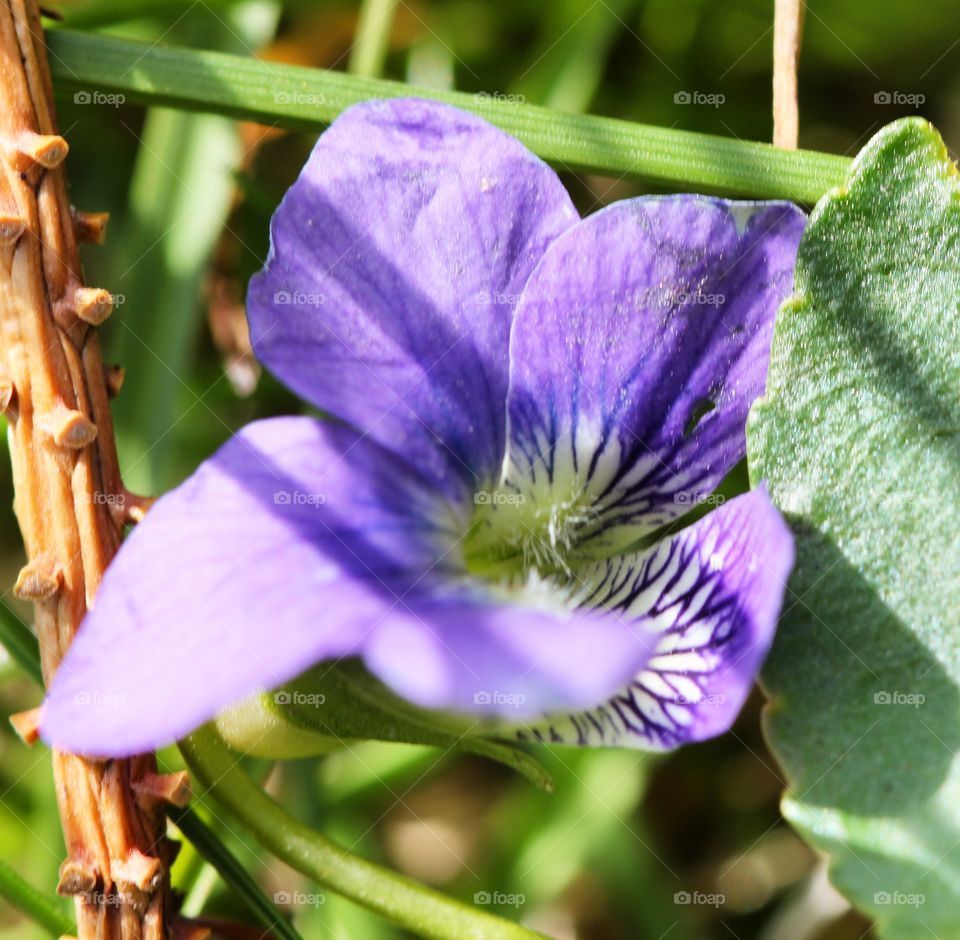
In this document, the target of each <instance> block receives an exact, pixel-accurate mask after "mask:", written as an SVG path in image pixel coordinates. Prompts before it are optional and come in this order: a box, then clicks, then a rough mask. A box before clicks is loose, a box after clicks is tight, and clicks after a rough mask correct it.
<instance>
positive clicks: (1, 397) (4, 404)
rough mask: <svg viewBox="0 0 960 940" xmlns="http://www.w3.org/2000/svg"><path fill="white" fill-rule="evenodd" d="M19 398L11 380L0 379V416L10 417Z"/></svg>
mask: <svg viewBox="0 0 960 940" xmlns="http://www.w3.org/2000/svg"><path fill="white" fill-rule="evenodd" d="M16 398H17V389H16V386H15V385H14V384H13V382H11V381H10V379H3V378H0V414H5V415H9V414H10V413H11V412H12V410H13V407H14V402H15V401H16Z"/></svg>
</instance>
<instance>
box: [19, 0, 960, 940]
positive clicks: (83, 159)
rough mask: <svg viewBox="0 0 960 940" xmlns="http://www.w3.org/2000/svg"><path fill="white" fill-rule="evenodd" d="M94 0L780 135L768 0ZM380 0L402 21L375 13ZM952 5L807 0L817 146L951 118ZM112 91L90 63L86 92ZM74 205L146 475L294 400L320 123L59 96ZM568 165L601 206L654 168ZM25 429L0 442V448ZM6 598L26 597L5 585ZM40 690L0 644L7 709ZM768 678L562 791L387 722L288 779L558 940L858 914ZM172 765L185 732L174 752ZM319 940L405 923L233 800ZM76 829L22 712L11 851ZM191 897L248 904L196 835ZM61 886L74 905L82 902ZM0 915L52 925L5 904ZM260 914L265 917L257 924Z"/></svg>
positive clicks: (135, 470)
mask: <svg viewBox="0 0 960 940" xmlns="http://www.w3.org/2000/svg"><path fill="white" fill-rule="evenodd" d="M366 6H367V12H368V15H369V16H370V17H371V19H368V20H367V22H368V23H370V22H372V23H373V24H374V27H376V26H377V24H389V29H386V28H384V29H379V30H378V29H376V28H374V29H373V30H372V31H371V32H370V33H369V34H368V39H370V42H369V43H368V44H366V45H361V47H360V48H359V49H355V48H354V43H355V37H356V35H357V27H358V19H359V16H360V6H359V5H358V4H357V3H348V2H322V0H315V2H307V0H292V2H289V3H286V4H280V3H277V2H273V0H243V2H232V0H210V2H207V3H203V2H189V0H183V2H181V0H72V2H69V3H68V2H66V0H64V2H63V3H62V4H60V6H59V9H60V10H61V11H62V13H63V17H64V22H63V25H65V26H68V27H70V28H75V29H88V30H100V31H106V32H110V33H112V34H115V35H121V36H126V37H130V38H135V39H141V40H145V41H149V42H161V43H169V44H180V45H189V46H194V47H198V48H211V49H221V50H224V51H230V52H235V53H239V54H249V55H259V56H263V57H266V58H270V59H273V60H277V61H286V62H294V63H298V64H305V65H316V66H322V67H326V68H336V69H346V68H348V67H349V68H353V69H354V70H359V71H364V72H368V73H375V72H382V74H384V75H386V76H388V77H392V78H397V79H402V80H406V81H409V82H413V83H416V84H420V85H426V86H434V87H455V88H458V89H461V90H466V91H474V92H485V93H488V94H496V95H511V96H515V97H516V98H517V99H518V100H525V101H527V102H530V103H537V104H545V105H549V106H551V107H554V108H558V109H563V110H573V111H592V112H595V113H598V114H605V115H614V116H618V117H622V118H626V119H629V120H636V121H643V122H647V123H652V124H658V125H664V126H670V127H682V128H689V129H695V130H700V131H708V132H712V133H716V134H721V135H728V136H737V137H742V138H744V139H755V140H764V139H769V137H770V134H771V118H770V82H771V66H770V60H771V45H772V38H773V34H772V25H773V2H772V0H727V2H724V3H710V2H707V0H597V2H590V0H553V2H552V3H541V2H535V0H509V2H507V0H449V2H439V0H434V2H430V0H418V2H410V3H406V2H397V3H391V2H389V0H387V2H383V0H374V2H370V3H368V4H367V5H366ZM384 16H386V17H388V19H387V20H384V19H383V17H384ZM958 37H960V6H958V5H956V4H953V3H948V2H928V3H924V4H918V3H916V2H915V0H884V2H883V3H882V4H866V3H863V2H862V0H832V2H830V3H826V2H821V0H813V3H812V4H811V6H810V7H809V9H808V13H807V18H806V29H805V37H804V49H803V56H802V63H801V69H800V113H801V130H800V145H801V146H803V147H809V148H814V149H822V150H828V151H832V152H835V153H845V154H854V153H855V152H856V151H857V150H858V149H859V147H860V146H862V145H863V143H864V142H865V141H866V140H867V139H868V138H869V136H870V135H871V134H872V133H873V132H874V131H876V130H877V129H878V128H879V127H880V126H881V125H882V124H884V123H886V122H888V121H890V120H892V119H893V118H895V117H898V116H900V115H902V114H904V113H913V112H914V111H919V113H921V114H923V115H925V116H926V117H928V118H930V119H931V120H932V121H934V123H936V124H937V125H938V126H939V128H940V130H941V132H942V133H943V135H944V137H945V139H946V140H947V142H948V143H951V142H952V141H955V140H956V139H957V130H958V129H957V126H956V123H957V104H958V101H960V82H958V79H957V75H958V68H960V38H958ZM91 91H95V89H91ZM59 108H60V124H61V129H62V131H63V133H64V134H65V136H66V137H67V138H68V140H69V142H70V146H71V155H70V160H69V164H68V167H69V173H70V179H71V184H72V195H73V201H74V202H75V203H76V204H77V205H78V206H79V207H81V208H85V209H91V210H109V211H110V213H111V225H110V234H109V238H108V242H107V245H106V247H104V248H93V249H86V255H85V261H86V266H87V273H88V279H89V282H90V283H91V284H95V285H97V286H103V287H106V288H107V289H109V290H110V291H112V292H113V293H115V295H116V298H117V309H116V313H115V314H114V316H113V318H112V319H111V320H110V321H109V323H108V324H107V326H106V327H105V328H104V331H103V332H104V338H105V345H106V350H107V353H106V358H107V359H108V360H109V361H116V362H118V363H121V364H122V365H123V366H124V367H125V368H126V376H127V379H126V384H125V386H124V389H123V392H122V394H121V396H120V398H119V399H118V400H117V402H116V415H117V432H118V438H119V445H120V454H121V462H122V465H123V467H124V476H125V478H126V480H127V484H128V486H130V487H131V488H132V489H134V490H138V491H142V492H151V493H158V492H162V491H163V490H165V489H167V488H169V487H171V486H173V485H175V484H176V483H178V482H179V481H180V480H182V479H183V478H184V477H185V476H186V475H187V474H189V473H190V472H191V471H192V470H193V469H194V468H195V467H196V465H197V464H198V462H199V461H200V460H202V459H203V458H204V457H206V456H207V455H209V454H210V453H211V452H212V451H213V450H214V449H215V448H216V447H217V446H218V445H219V444H220V443H222V442H223V441H224V440H225V439H226V438H227V437H228V436H229V435H230V433H231V432H232V431H233V430H235V429H236V428H238V427H239V426H241V425H242V424H244V423H245V422H247V421H250V420H252V419H254V418H259V417H264V416H267V415H272V414H279V413H290V412H294V411H297V410H298V409H299V408H300V407H301V406H300V404H299V403H298V402H297V401H296V400H295V399H294V398H293V397H292V396H291V395H289V394H288V393H286V392H285V391H284V390H283V389H282V388H281V387H280V386H279V385H278V384H277V383H276V382H275V381H274V380H273V379H272V378H271V377H270V376H268V375H262V374H260V373H259V370H258V369H257V366H256V364H255V363H254V362H253V361H252V359H251V358H250V355H249V349H248V344H247V336H246V329H245V323H244V319H243V297H244V292H245V285H246V282H247V279H248V278H249V276H250V275H251V274H252V273H253V272H254V271H255V270H257V269H258V268H259V267H260V266H261V264H262V262H263V260H264V257H265V253H266V248H267V227H268V220H269V217H270V214H271V212H272V211H273V209H274V208H275V206H276V205H277V203H278V201H279V199H280V197H281V195H282V194H283V192H284V190H285V188H286V187H287V186H288V185H289V184H290V182H291V181H292V180H293V178H294V176H295V175H296V173H297V171H298V169H299V167H300V165H301V164H302V162H303V160H304V158H305V156H306V154H307V152H308V150H309V148H310V146H311V143H312V140H311V139H310V138H309V137H307V136H304V135H291V134H288V133H284V132H282V131H280V130H279V129H276V128H269V127H261V126H253V125H237V124H234V123H232V122H230V121H227V120H225V119H223V118H219V117H212V116H203V115H184V114H178V113H174V112H170V111H165V110H151V111H149V112H145V111H144V109H142V108H139V107H134V106H130V105H127V104H126V103H124V102H117V101H109V102H105V101H102V100H100V101H98V100H96V99H94V100H92V101H90V100H86V101H85V100H84V98H83V96H82V95H80V96H76V98H75V96H73V95H71V96H70V97H69V98H67V99H66V100H61V101H60V102H59ZM565 181H566V182H567V183H568V185H569V186H570V189H571V191H572V192H573V193H574V196H575V198H576V200H577V202H578V204H579V205H580V206H581V208H582V209H583V211H584V212H589V211H592V210H594V209H596V208H598V207H599V206H601V205H604V204H606V203H607V202H610V201H612V200H614V199H619V198H623V197H625V196H631V195H635V194H638V193H640V192H642V191H643V190H642V188H641V187H639V186H638V185H637V184H635V183H632V182H626V181H620V180H615V179H603V178H598V177H574V176H573V175H570V174H565ZM0 446H4V447H5V445H0ZM11 496H12V493H11V482H10V472H9V462H8V461H7V460H6V459H3V460H2V461H0V512H2V513H3V516H2V519H3V527H2V540H0V568H2V572H0V574H2V577H0V583H2V584H5V585H12V583H13V581H14V579H15V576H16V572H17V570H18V568H19V566H20V564H21V548H20V545H19V537H18V531H17V527H16V523H15V520H14V518H13V515H12V512H11V510H10V508H9V507H10V503H11ZM3 602H4V604H6V605H7V606H8V607H9V609H11V610H16V611H17V613H19V615H20V616H22V617H24V618H28V617H29V611H27V610H25V609H23V608H22V607H18V606H17V605H16V604H15V602H14V601H13V600H12V597H11V595H10V593H9V591H8V592H7V593H6V594H5V595H4V597H3ZM39 697H40V696H39V693H38V691H37V689H36V688H35V687H33V686H32V685H31V684H30V683H29V680H27V679H25V678H22V677H21V675H19V674H18V673H17V670H16V667H15V666H13V665H12V664H10V663H8V662H6V661H5V660H3V659H2V656H0V704H2V708H3V710H4V714H5V715H8V714H10V713H12V712H15V711H19V710H21V709H23V708H26V707H29V706H31V705H34V704H37V703H38V701H39ZM760 704H761V703H760V698H759V696H755V698H754V700H753V701H752V702H751V703H750V705H749V706H748V708H747V709H746V710H745V712H744V714H743V715H742V716H741V718H740V720H739V722H738V724H737V725H736V727H735V728H734V730H733V731H732V732H731V733H729V734H727V735H726V736H725V737H723V738H721V739H719V740H716V741H713V742H709V743H707V744H703V745H699V746H696V747H691V748H688V749H686V750H683V751H682V752H680V753H677V754H673V755H669V756H666V757H649V756H643V755H638V754H634V753H629V752H592V753H578V752H574V751H570V750H560V751H556V752H554V753H550V754H547V755H545V756H544V760H545V762H546V764H547V766H548V767H549V769H550V770H551V771H552V772H553V774H554V775H555V777H556V780H557V788H556V792H555V793H554V794H553V795H547V794H544V793H541V792H539V791H536V790H534V789H533V788H532V787H531V786H530V785H529V784H528V783H526V782H525V781H524V780H522V779H520V778H519V777H516V776H512V775H511V774H510V772H508V771H507V770H505V769H503V768H501V767H499V766H495V765H492V764H489V763H485V762H483V761H480V760H477V759H474V758H466V757H461V756H457V755H452V754H439V753H437V752H434V751H431V750H428V749H422V748H414V747H405V746H398V745H385V744H375V743H365V744H360V745H356V746H351V747H349V748H345V749H343V750H342V751H340V752H337V753H334V754H332V755H331V756H329V757H327V758H324V759H322V760H314V761H300V762H292V763H289V764H285V765H283V766H281V767H278V768H275V769H274V770H273V771H272V772H271V774H270V776H269V778H268V780H269V784H268V785H269V786H270V788H271V789H272V790H273V791H274V792H275V793H277V794H279V795H281V796H282V797H283V799H284V800H285V801H286V802H287V803H288V805H290V806H291V807H292V808H293V809H294V810H295V811H296V812H297V813H298V814H299V815H300V816H302V817H303V818H304V819H306V820H309V821H311V822H312V823H314V824H315V825H317V826H318V827H319V828H320V829H322V830H323V831H325V832H327V833H329V834H330V835H332V836H334V837H335V838H337V839H339V840H340V841H341V842H343V843H344V844H346V845H348V846H352V847H353V848H354V849H355V850H357V851H359V852H361V853H363V854H365V855H367V856H368V857H371V858H377V859H381V860H383V861H385V862H386V863H388V864H390V865H392V866H394V867H396V868H398V869H400V870H402V871H405V872H408V873H410V874H412V875H414V876H416V877H418V878H422V879H424V880H425V881H428V882H430V883H432V884H435V885H438V886H441V887H442V888H443V889H445V890H448V891H450V892H452V893H454V894H456V895H458V896H460V897H463V898H465V899H467V900H469V901H474V902H475V903H488V902H489V903H491V904H492V905H494V906H498V907H499V908H500V909H501V910H502V911H503V912H504V913H505V914H506V915H508V916H510V917H520V918H523V920H524V921H525V922H526V923H528V924H529V925H530V926H533V927H536V928H537V929H539V930H541V931H543V932H544V933H546V934H548V935H550V936H552V937H557V938H565V940H567V938H568V940H573V938H589V940H607V938H609V940H648V938H649V940H663V938H670V940H720V938H723V940H728V938H730V937H735V938H741V940H814V938H818V940H846V938H850V940H862V938H865V937H868V936H870V926H869V924H868V923H867V922H866V921H864V920H862V919H861V918H859V917H858V916H857V915H856V914H854V913H852V912H850V911H849V910H848V909H847V908H846V905H845V904H844V902H843V901H842V899H840V898H839V897H838V896H837V895H836V894H835V893H834V892H833V891H832V889H830V887H829V885H828V884H827V882H826V880H825V877H824V873H823V868H822V865H821V864H820V862H819V861H818V859H817V858H816V857H815V856H814V855H813V854H812V853H811V852H810V851H809V850H808V849H806V848H805V847H804V846H803V845H802V844H801V843H800V842H799V840H798V839H797V838H796V837H795V836H794V835H793V834H792V832H791V830H790V829H789V828H788V827H787V826H786V825H785V823H784V822H783V821H782V819H781V818H780V816H779V813H778V808H777V804H778V797H779V793H780V790H781V779H780V775H779V771H778V769H777V767H776V764H775V763H774V761H773V759H772V758H771V757H770V755H769V754H768V752H767V751H766V749H765V747H764V744H763V740H762V736H761V733H760V727H759V714H760ZM167 757H168V759H169V760H170V761H171V762H173V761H175V760H176V758H175V755H173V754H170V755H167ZM214 824H215V825H216V826H218V827H219V831H220V833H221V835H222V836H223V837H224V838H225V839H226V840H227V841H228V843H229V844H230V845H231V847H232V848H234V849H235V850H236V852H237V854H238V855H239V856H240V857H241V858H242V859H244V861H245V862H246V863H247V864H248V866H249V868H250V870H251V871H252V872H253V873H254V874H255V875H256V877H257V878H258V880H259V881H260V882H261V884H263V885H264V887H265V889H266V890H267V893H268V894H269V895H271V896H273V895H276V897H277V899H278V900H279V902H280V903H281V905H286V904H289V909H290V911H291V912H292V913H293V916H294V917H295V920H296V923H297V926H298V927H299V928H300V930H301V931H302V932H303V934H304V936H305V937H307V938H313V937H319V938H337V940H346V938H350V940H353V938H363V940H387V938H394V937H398V936H400V934H399V933H398V932H397V931H395V930H393V929H392V928H390V927H389V926H387V925H385V924H384V923H383V922H382V921H380V920H378V919H377V918H375V917H373V916H372V915H368V914H366V913H365V912H363V911H360V910H358V909H356V908H355V907H353V906H351V905H349V904H347V903H346V902H342V901H340V900H338V899H337V898H335V897H333V896H331V895H328V894H325V893H323V892H322V891H321V890H320V889H319V888H317V887H316V886H312V885H310V884H309V883H306V882H305V881H304V880H303V879H302V878H300V876H297V875H296V874H295V873H293V872H291V871H290V870H288V869H286V868H285V867H284V866H283V865H282V864H280V863H278V862H276V861H275V860H272V859H271V858H269V857H268V856H266V855H265V853H263V852H262V851H258V850H257V849H256V846H255V845H254V844H253V842H252V839H251V838H250V837H248V836H245V835H244V834H243V833H242V832H238V831H234V830H235V829H236V827H232V828H231V827H230V826H228V825H224V824H223V823H222V822H217V821H216V820H214ZM62 853H63V847H62V841H61V837H60V830H59V822H58V820H57V816H56V809H55V805H54V799H53V790H52V782H51V772H50V759H49V755H48V754H47V752H46V751H45V750H44V748H42V747H39V746H38V747H35V748H34V749H32V750H28V749H26V748H25V747H24V746H23V745H22V744H21V743H20V742H19V740H18V739H17V738H16V737H15V736H14V734H13V732H12V730H11V729H9V727H7V725H6V723H5V722H4V723H3V724H2V725H0V857H2V858H3V859H5V860H6V861H7V862H9V863H11V864H12V865H14V866H15V867H16V868H17V870H18V871H19V872H20V873H21V874H22V875H23V876H24V877H26V878H27V879H28V880H30V881H31V882H33V883H34V884H35V885H37V886H39V887H41V888H43V889H44V890H49V891H50V892H51V893H52V892H53V889H54V886H55V884H56V875H57V867H58V864H59V862H60V859H61V857H62ZM175 874H176V880H177V883H178V884H179V886H180V887H182V888H183V889H184V890H185V891H186V892H187V910H188V912H190V913H198V912H199V911H201V910H203V911H204V912H206V913H208V914H212V915H217V916H224V917H230V918H234V919H241V920H242V919H244V918H245V917H246V914H245V912H244V910H243V908H242V906H241V905H240V903H239V902H238V901H237V899H236V898H233V897H231V895H230V893H229V892H228V891H227V890H226V889H225V888H224V886H223V885H222V884H221V883H220V882H219V881H218V880H217V878H216V877H215V876H214V875H213V874H212V872H211V871H210V870H209V869H206V868H204V866H203V865H202V864H200V863H199V862H198V860H197V858H196V857H195V856H193V855H192V853H191V852H190V851H189V850H187V851H185V852H184V853H183V854H182V857H181V860H180V861H179V862H178V866H177V869H176V872H175ZM64 906H65V907H66V902H64ZM0 933H2V936H3V937H4V938H9V940H38V938H40V937H43V936H46V935H45V934H44V933H43V931H41V930H40V929H39V928H37V927H35V926H34V925H32V924H30V923H29V922H27V921H25V920H24V919H23V918H22V917H21V916H20V915H18V914H17V912H16V911H14V910H12V909H11V908H10V907H9V906H6V905H5V903H4V902H3V901H0ZM262 935H263V933H262V931H260V930H255V931H253V932H251V933H250V934H249V936H250V937H260V936H262Z"/></svg>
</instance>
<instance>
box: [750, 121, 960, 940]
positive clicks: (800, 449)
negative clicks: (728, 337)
mask: <svg viewBox="0 0 960 940" xmlns="http://www.w3.org/2000/svg"><path fill="white" fill-rule="evenodd" d="M958 314H960V179H958V175H957V171H956V168H955V167H954V166H953V164H952V163H951V162H950V160H949V158H948V156H947V152H946V149H945V147H944V145H943V142H942V141H941V140H940V137H939V136H938V134H937V133H936V131H935V130H934V129H933V128H932V127H931V126H930V125H929V124H927V123H926V122H924V121H922V120H919V119H909V120H904V121H901V122H898V123H896V124H893V125H890V126H889V127H887V128H885V129H884V130H883V131H881V132H880V133H879V134H878V135H877V136H876V137H875V138H874V139H873V140H872V141H871V143H870V144H869V145H868V146H867V147H866V148H865V150H864V151H863V152H862V153H861V155H860V156H859V157H858V158H857V160H856V161H855V163H854V166H853V168H852V170H851V175H850V178H849V180H848V182H847V183H846V185H845V186H844V187H843V188H842V189H840V190H837V191H836V192H833V193H831V194H829V195H827V196H826V197H825V198H824V199H823V200H822V201H821V202H820V204H819V205H818V206H817V208H816V209H815V211H814V213H813V216H812V217H811V220H810V223H809V227H808V229H807V232H806V234H805V236H804V239H803V242H802V244H801V247H800V255H799V260H798V265H797V281H796V294H795V296H794V297H793V298H792V299H791V300H789V301H788V302H787V303H786V304H785V305H784V307H783V308H782V310H781V311H780V315H779V317H778V321H777V326H776V331H775V335H774V343H773V352H772V358H771V366H770V376H769V380H768V386H767V394H766V397H765V398H764V399H763V400H761V402H759V403H758V405H757V406H756V407H755V409H754V412H753V414H752V416H751V421H750V424H749V428H748V437H749V446H748V452H749V457H750V468H751V477H752V478H753V480H754V482H757V481H759V480H761V479H766V480H767V482H768V485H769V487H770V491H771V494H772V496H773V499H774V501H775V502H776V503H777V505H778V506H779V507H780V508H781V509H782V510H783V511H784V512H785V514H786V515H787V517H788V519H789V521H790V523H791V525H792V527H793V529H794V532H795V534H796V538H797V565H796V568H795V570H794V572H793V575H792V578H791V581H790V590H789V592H788V595H787V599H786V603H785V615H784V618H783V620H782V622H781V625H780V628H779V632H778V635H777V639H776V642H775V645H774V649H773V652H772V654H771V656H770V659H769V661H768V663H767V665H766V667H765V670H764V677H763V678H764V683H765V685H766V688H767V689H768V691H769V694H770V696H771V698H772V703H771V706H770V708H769V711H768V714H767V732H768V736H769V739H770V742H771V745H772V747H773V749H774V751H775V753H776V754H777V756H778V758H779V760H780V761H781V763H782V764H783V766H784V768H785V770H786V772H787V776H788V783H789V790H788V793H787V795H786V796H785V799H784V812H785V814H786V816H787V817H788V818H789V819H790V820H791V822H792V823H793V824H794V825H795V826H796V827H797V828H798V829H799V830H800V832H801V833H803V834H804V835H805V836H806V837H807V838H808V839H809V840H810V841H811V842H812V843H813V844H814V845H816V846H818V847H820V848H822V849H824V850H826V851H827V852H828V853H829V854H830V856H831V860H832V878H833V880H834V883H835V884H836V885H837V886H838V887H839V888H840V890H841V891H843V893H844V894H845V895H846V896H847V897H848V898H849V899H850V900H851V901H852V902H853V903H854V904H855V905H856V906H857V907H858V908H860V909H861V910H863V911H865V912H867V913H869V914H870V915H872V916H874V917H875V918H876V919H877V921H878V923H879V925H880V931H881V935H882V936H884V937H886V938H890V940H920V938H923V940H928V938H929V937H931V936H939V937H956V936H960V877H958V874H960V760H958V758H957V751H958V747H960V688H958V687H960V605H958V603H957V600H958V596H960V595H958V585H960V535H958V533H960V447H958V446H957V445H958V444H960V315H958Z"/></svg>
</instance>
